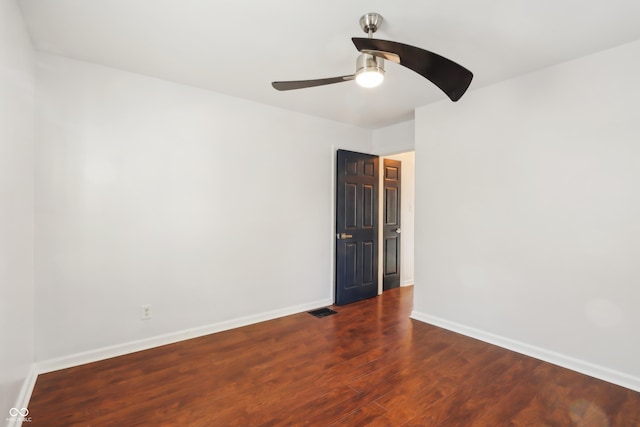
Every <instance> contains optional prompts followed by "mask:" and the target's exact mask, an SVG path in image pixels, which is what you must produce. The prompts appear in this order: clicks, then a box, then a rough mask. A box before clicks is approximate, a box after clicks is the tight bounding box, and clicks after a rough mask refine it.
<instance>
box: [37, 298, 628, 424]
mask: <svg viewBox="0 0 640 427" xmlns="http://www.w3.org/2000/svg"><path fill="white" fill-rule="evenodd" d="M412 302H413V288H411V287H409V288H399V289H394V290H391V291H388V292H385V293H384V295H383V296H381V297H378V298H374V299H371V300H366V301H362V302H359V303H355V304H352V305H349V306H343V307H337V308H335V309H336V310H337V311H338V314H336V315H333V316H329V317H325V318H322V319H318V318H315V317H313V316H311V315H309V314H307V313H301V314H296V315H293V316H288V317H284V318H281V319H277V320H272V321H269V322H264V323H259V324H256V325H252V326H248V327H244V328H240V329H235V330H232V331H227V332H221V333H217V334H213V335H209V336H205V337H202V338H196V339H192V340H188V341H183V342H180V343H177V344H172V345H167V346H163V347H158V348H155V349H152V350H147V351H142V352H138V353H133V354H129V355H126V356H122V357H117V358H113V359H109V360H105V361H101V362H96V363H92V364H87V365H83V366H78V367H75V368H71V369H66V370H62V371H57V372H52V373H48V374H44V375H41V376H39V377H38V380H37V383H36V386H35V390H34V392H33V395H32V399H31V402H30V404H29V411H30V413H29V416H30V417H31V418H32V422H31V423H30V424H29V425H30V426H33V427H36V426H47V427H54V426H65V427H68V426H119V427H128V426H243V427H246V426H298V425H311V426H334V425H335V426H364V425H375V426H407V427H418V426H465V427H467V426H492V427H493V426H597V427H600V426H607V427H611V426H620V427H633V426H640V393H637V392H634V391H631V390H628V389H625V388H622V387H619V386H615V385H612V384H609V383H606V382H603V381H600V380H596V379H594V378H591V377H587V376H585V375H581V374H578V373H575V372H572V371H569V370H566V369H563V368H559V367H557V366H554V365H550V364H548V363H545V362H541V361H539V360H536V359H532V358H530V357H526V356H523V355H520V354H518V353H514V352H511V351H508V350H504V349H501V348H499V347H495V346H493V345H490V344H486V343H483V342H480V341H477V340H474V339H471V338H466V337H464V336H461V335H458V334H455V333H453V332H449V331H446V330H444V329H440V328H437V327H434V326H430V325H427V324H424V323H420V322H418V321H415V320H411V319H409V314H410V312H411V306H412Z"/></svg>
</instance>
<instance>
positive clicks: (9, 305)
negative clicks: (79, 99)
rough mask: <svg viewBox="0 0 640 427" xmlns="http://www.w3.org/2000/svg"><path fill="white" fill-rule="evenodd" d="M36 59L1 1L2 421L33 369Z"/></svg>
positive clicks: (11, 5)
mask: <svg viewBox="0 0 640 427" xmlns="http://www.w3.org/2000/svg"><path fill="white" fill-rule="evenodd" d="M33 68H34V59H33V51H32V48H31V43H30V41H29V37H28V35H27V33H26V30H25V28H24V23H23V21H22V16H21V15H20V11H19V10H18V7H17V5H16V3H15V2H14V1H0V420H4V419H5V418H7V417H8V416H9V415H8V414H9V409H10V408H12V407H14V406H16V405H22V404H24V402H22V401H21V397H24V396H25V390H24V389H23V390H22V391H21V389H22V387H23V384H24V383H25V380H27V379H28V377H29V375H30V374H29V372H30V370H31V366H32V363H33V115H34V101H33V91H34V77H33Z"/></svg>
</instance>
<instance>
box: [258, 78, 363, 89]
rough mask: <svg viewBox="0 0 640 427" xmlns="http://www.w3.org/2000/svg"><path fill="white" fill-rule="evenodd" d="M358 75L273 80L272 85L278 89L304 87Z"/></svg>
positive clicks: (344, 80)
mask: <svg viewBox="0 0 640 427" xmlns="http://www.w3.org/2000/svg"><path fill="white" fill-rule="evenodd" d="M355 78H356V76H354V75H351V76H342V77H329V78H328V79H316V80H296V81H291V82H273V83H271V86H273V87H274V89H278V90H293V89H304V88H305V87H314V86H322V85H329V84H332V83H340V82H346V81H349V80H353V79H355Z"/></svg>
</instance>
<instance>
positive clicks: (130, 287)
mask: <svg viewBox="0 0 640 427" xmlns="http://www.w3.org/2000/svg"><path fill="white" fill-rule="evenodd" d="M37 85H38V97H37V100H38V103H37V116H36V125H37V126H36V129H37V135H36V141H37V142H36V143H37V161H36V170H37V174H36V199H37V201H38V205H37V209H36V224H37V228H38V233H37V240H36V247H37V256H36V283H37V285H36V286H37V288H36V312H37V316H36V343H37V348H36V358H37V360H38V361H46V360H50V359H55V358H64V357H67V356H70V355H74V354H78V353H82V352H87V351H89V352H90V351H93V350H95V349H100V348H104V347H110V346H118V345H122V344H126V343H128V342H136V341H140V340H145V339H148V338H152V337H157V336H163V335H167V334H173V333H176V332H179V331H183V330H192V329H194V328H200V327H206V326H207V325H212V324H215V325H220V324H226V323H225V322H229V321H233V320H234V319H239V318H247V317H251V316H253V315H256V314H260V313H274V312H280V311H282V310H286V309H287V308H288V307H299V306H304V305H305V304H310V303H313V302H316V301H318V302H324V303H326V302H327V301H329V302H330V301H331V299H332V277H333V270H332V268H333V267H332V253H333V252H332V251H333V244H334V243H333V242H334V237H333V236H334V235H333V233H334V219H333V215H334V213H333V211H332V206H333V203H334V202H333V201H334V189H333V185H334V184H333V183H334V178H333V174H334V170H335V166H334V164H335V160H334V159H335V149H336V148H345V149H351V150H355V151H365V152H370V151H371V131H370V130H365V129H360V128H356V127H351V126H347V125H343V124H339V123H336V122H331V121H327V120H324V119H318V118H314V117H311V116H306V115H302V114H297V113H293V112H289V111H285V110H281V109H277V108H273V107H269V106H265V105H261V104H257V103H253V102H249V101H245V100H240V99H237V98H232V97H229V96H224V95H220V94H216V93H213V92H209V91H206V90H201V89H197V88H193V87H187V86H183V85H179V84H175V83H169V82H166V81H162V80H158V79H153V78H149V77H145V76H141V75H136V74H131V73H126V72H122V71H118V70H114V69H109V68H106V67H101V66H98V65H92V64H88V63H83V62H78V61H73V60H69V59H65V58H62V57H58V56H53V55H45V54H41V55H38V67H37ZM143 305H150V306H151V312H150V314H151V317H152V318H151V319H149V320H141V318H142V317H143V315H144V314H143V309H142V306H143Z"/></svg>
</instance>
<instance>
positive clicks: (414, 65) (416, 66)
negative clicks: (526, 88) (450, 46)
mask: <svg viewBox="0 0 640 427" xmlns="http://www.w3.org/2000/svg"><path fill="white" fill-rule="evenodd" d="M351 40H353V44H355V45H356V48H357V49H358V50H359V51H361V52H362V51H366V52H371V53H372V54H373V55H375V56H381V57H383V58H384V54H385V53H391V54H396V55H398V56H399V57H400V65H403V66H405V67H407V68H409V69H411V70H413V71H415V72H416V73H418V74H420V75H421V76H423V77H424V78H426V79H428V80H430V81H431V82H432V83H433V84H435V85H436V86H438V87H439V88H440V89H441V90H442V91H443V92H444V93H446V94H447V96H448V97H449V98H451V100H452V101H457V100H458V99H460V97H461V96H462V95H464V93H465V92H466V90H467V88H468V87H469V85H470V84H471V80H472V79H473V73H472V72H471V71H469V70H467V69H466V68H464V67H463V66H462V65H459V64H456V63H455V62H453V61H451V60H449V59H447V58H444V57H442V56H440V55H438V54H436V53H433V52H429V51H427V50H424V49H420V48H418V47H414V46H409V45H407V44H402V43H396V42H392V41H388V40H379V39H367V38H360V37H354V38H352V39H351ZM376 52H378V53H376Z"/></svg>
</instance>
